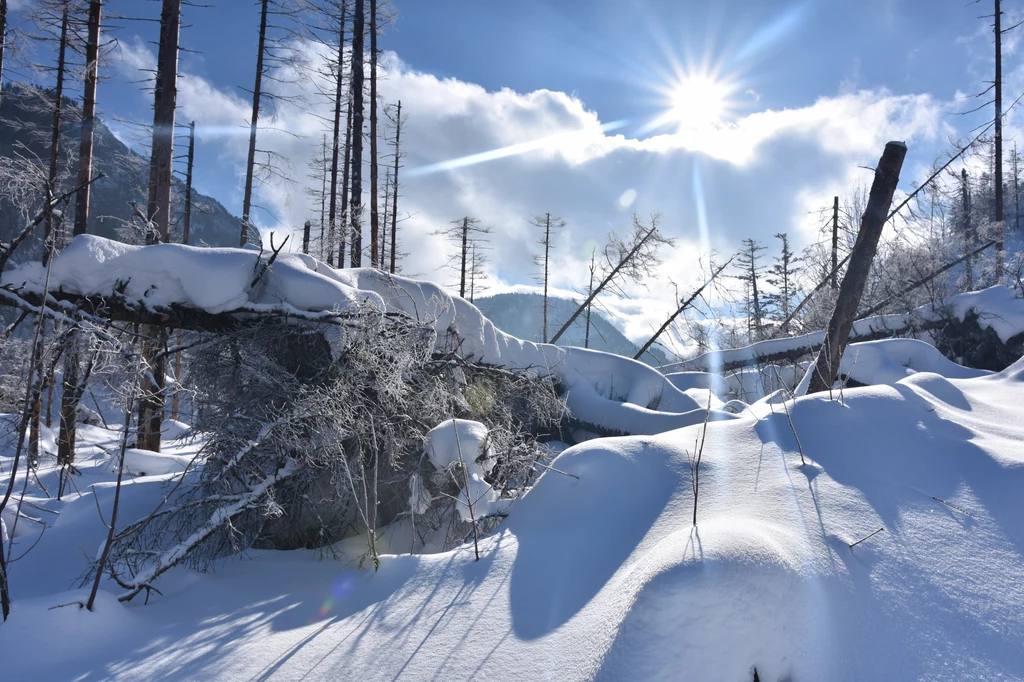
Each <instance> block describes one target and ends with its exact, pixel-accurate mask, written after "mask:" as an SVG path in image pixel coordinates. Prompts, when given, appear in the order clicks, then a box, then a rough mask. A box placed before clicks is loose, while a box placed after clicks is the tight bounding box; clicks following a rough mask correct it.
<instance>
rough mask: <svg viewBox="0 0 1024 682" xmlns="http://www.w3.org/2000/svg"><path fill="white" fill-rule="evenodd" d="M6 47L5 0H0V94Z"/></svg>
mask: <svg viewBox="0 0 1024 682" xmlns="http://www.w3.org/2000/svg"><path fill="white" fill-rule="evenodd" d="M6 47H7V0H0V93H3V85H4V49H5V48H6Z"/></svg>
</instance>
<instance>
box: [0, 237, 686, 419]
mask: <svg viewBox="0 0 1024 682" xmlns="http://www.w3.org/2000/svg"><path fill="white" fill-rule="evenodd" d="M270 258H271V254H265V253H261V252H259V251H257V250H254V249H228V248H198V247H191V246H184V245H179V244H156V245H153V246H145V247H140V246H132V245H129V244H123V243H120V242H115V241H111V240H108V239H103V238H101V237H96V236H93V235H80V236H78V237H75V238H74V240H72V242H71V244H70V245H68V247H67V248H65V249H64V250H63V251H62V252H61V253H60V254H58V255H57V256H56V257H55V258H54V259H53V261H52V265H51V269H50V272H49V287H48V291H47V295H48V296H49V297H50V298H49V299H48V300H49V301H50V302H51V305H52V306H54V308H55V309H57V310H60V311H61V312H62V313H67V312H68V311H69V310H74V309H75V306H80V307H83V308H85V309H86V310H89V311H94V310H97V311H101V312H102V311H105V312H106V314H117V315H118V316H120V317H122V318H123V319H133V320H134V321H138V322H145V323H152V324H166V325H169V326H175V325H179V326H181V325H186V324H191V323H195V322H197V321H199V322H203V323H204V324H209V325H211V326H215V327H216V329H217V330H224V329H225V327H227V328H230V324H229V323H238V324H243V323H245V324H260V323H262V322H264V321H267V320H278V321H281V322H282V323H286V324H323V325H333V326H335V327H344V326H345V325H346V324H348V320H349V318H350V316H351V315H352V314H353V313H354V312H355V311H358V310H360V309H362V307H364V306H370V307H372V308H374V309H376V310H378V311H380V312H382V313H383V314H385V315H390V316H393V317H401V316H404V317H407V318H409V319H411V320H412V321H414V322H416V323H422V324H426V325H429V326H430V327H432V328H433V329H434V331H435V333H436V337H435V338H436V339H439V340H441V341H442V342H445V343H446V342H447V341H448V340H449V339H450V336H449V332H452V333H454V334H455V335H456V336H457V337H458V352H459V354H460V355H461V356H462V357H465V358H467V359H471V360H473V361H474V362H477V363H480V364H484V365H491V366H495V367H502V368H505V369H508V370H512V371H521V370H527V369H529V370H533V371H535V372H537V373H538V374H541V375H551V376H554V377H555V378H557V380H558V381H559V384H560V385H561V387H562V389H563V390H564V391H565V397H566V401H567V404H568V406H569V409H570V411H571V413H572V415H573V417H574V419H575V420H577V422H578V423H579V424H580V425H581V427H582V428H581V429H580V431H579V434H580V436H581V437H582V436H583V435H585V434H586V433H587V432H599V433H604V434H629V433H639V434H644V433H647V434H650V433H658V432H660V431H663V430H665V428H670V427H681V426H686V425H688V424H693V423H698V422H700V421H702V420H703V412H702V409H701V408H702V407H703V406H702V404H700V403H699V402H698V401H697V400H695V399H694V398H693V397H692V396H689V395H687V394H686V393H684V392H683V391H679V390H677V389H676V388H675V387H674V386H673V385H672V384H671V383H670V382H668V381H666V380H665V378H664V376H663V375H662V374H660V373H659V372H658V371H657V370H654V369H652V368H651V367H648V366H647V365H644V364H643V363H639V362H635V361H633V360H630V359H627V358H623V357H620V356H616V355H611V354H608V353H601V352H599V351H591V350H586V349H582V348H562V347H557V346H553V345H549V344H540V343H532V342H529V341H523V340H520V339H517V338H515V337H512V336H510V335H508V334H505V333H504V332H502V331H501V330H499V329H497V328H496V327H495V326H494V325H493V324H492V323H491V322H490V321H489V320H487V319H486V318H485V317H484V316H483V315H482V314H481V313H480V311H479V310H477V309H476V308H475V307H474V306H473V305H472V304H471V303H469V302H468V301H466V300H464V299H462V298H459V297H457V296H452V295H450V294H448V293H447V292H446V291H445V290H444V289H442V288H441V287H438V286H437V285H434V284H431V283H428V282H422V281H417V280H413V279H407V278H403V277H398V276H395V275H388V274H386V273H382V272H380V271H377V270H372V269H368V268H364V269H351V270H336V269H334V268H331V267H329V266H327V265H325V264H323V263H320V262H319V261H317V260H315V259H313V258H311V257H309V256H305V255H302V254H288V253H281V254H279V255H277V257H276V258H274V260H273V263H272V264H269V266H268V263H269V261H270ZM46 281H47V279H46V271H45V270H44V269H43V267H42V266H41V264H39V263H35V262H30V263H24V264H21V265H20V266H19V267H15V268H11V269H10V270H8V271H7V272H5V273H3V274H2V279H0V289H2V291H0V305H14V304H18V301H17V300H15V299H16V298H17V297H19V296H20V297H21V299H20V300H22V301H23V300H25V299H26V298H27V299H31V300H33V301H39V302H41V301H42V295H43V292H42V289H43V286H44V283H45V282H46ZM19 305H22V307H23V309H24V308H26V307H27V304H19Z"/></svg>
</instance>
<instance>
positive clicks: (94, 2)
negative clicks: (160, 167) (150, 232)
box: [57, 0, 103, 498]
mask: <svg viewBox="0 0 1024 682" xmlns="http://www.w3.org/2000/svg"><path fill="white" fill-rule="evenodd" d="M102 7H103V2H102V0H90V2H89V20H88V36H87V38H86V44H85V86H84V89H83V92H82V129H81V143H80V144H79V148H78V191H77V192H76V193H75V227H74V234H75V235H76V236H77V235H80V234H86V233H87V232H88V231H89V197H90V189H91V187H92V183H90V182H89V180H90V179H91V178H92V156H93V155H92V150H93V136H94V130H95V125H96V83H97V80H98V78H97V77H98V75H99V41H100V14H101V11H102ZM80 342H81V338H80V334H78V333H75V332H72V334H71V336H70V338H69V340H68V348H67V349H66V350H65V352H64V372H63V390H62V391H61V398H60V431H59V433H58V435H57V463H58V464H59V465H60V467H61V473H60V483H59V485H58V490H57V497H58V498H60V497H61V496H62V495H63V493H64V478H65V475H66V474H67V472H68V469H69V468H70V467H71V465H72V464H73V462H74V461H75V440H76V434H77V431H76V427H77V424H78V414H77V413H78V403H79V401H80V400H81V398H82V395H83V393H84V392H85V385H86V382H88V375H89V372H90V369H91V367H92V362H91V361H90V363H89V365H88V368H87V369H86V376H85V378H84V379H83V378H82V377H81V376H80V373H79V369H80V367H79V365H80V363H81V353H80V348H79V344H80Z"/></svg>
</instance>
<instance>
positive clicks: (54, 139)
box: [43, 4, 68, 266]
mask: <svg viewBox="0 0 1024 682" xmlns="http://www.w3.org/2000/svg"><path fill="white" fill-rule="evenodd" d="M67 47H68V6H67V5H66V4H65V5H64V11H63V13H62V14H61V19H60V47H59V48H58V50H57V87H56V89H55V95H54V100H53V130H52V131H51V136H50V173H49V176H48V177H47V181H46V200H47V201H49V200H50V199H51V198H52V197H54V196H56V194H57V162H58V160H59V158H60V119H61V111H62V108H63V105H64V69H65V65H66V60H65V57H66V53H67ZM43 241H44V242H45V244H46V246H45V247H44V248H43V265H44V266H45V265H46V264H47V262H49V260H50V258H51V257H52V256H53V253H51V252H54V251H56V248H57V247H56V244H57V235H56V234H54V226H53V208H52V207H51V208H50V209H49V210H48V211H47V212H46V221H45V223H44V224H43Z"/></svg>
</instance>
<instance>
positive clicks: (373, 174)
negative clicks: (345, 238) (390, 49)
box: [358, 0, 380, 268]
mask: <svg viewBox="0 0 1024 682" xmlns="http://www.w3.org/2000/svg"><path fill="white" fill-rule="evenodd" d="M358 1H359V2H360V3H361V2H362V0H358ZM378 221H379V216H378V215H377V0H370V267H372V268H376V267H379V265H380V263H379V262H378V260H377V240H378V238H379V236H380V233H379V229H380V225H379V223H378Z"/></svg>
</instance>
